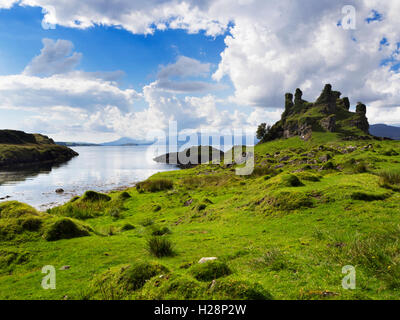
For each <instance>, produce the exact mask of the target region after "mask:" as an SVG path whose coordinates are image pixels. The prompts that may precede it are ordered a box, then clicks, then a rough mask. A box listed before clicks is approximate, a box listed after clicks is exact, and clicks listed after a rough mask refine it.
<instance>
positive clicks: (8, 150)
mask: <svg viewBox="0 0 400 320" xmlns="http://www.w3.org/2000/svg"><path fill="white" fill-rule="evenodd" d="M77 155H78V154H77V153H76V152H75V151H73V150H71V149H69V148H67V147H65V146H59V145H56V144H55V143H54V141H53V140H52V139H50V138H48V137H46V136H43V135H40V134H28V133H25V132H22V131H15V130H0V169H4V168H13V167H20V166H29V165H36V164H40V163H61V162H65V161H68V160H70V159H71V158H73V157H75V156H77Z"/></svg>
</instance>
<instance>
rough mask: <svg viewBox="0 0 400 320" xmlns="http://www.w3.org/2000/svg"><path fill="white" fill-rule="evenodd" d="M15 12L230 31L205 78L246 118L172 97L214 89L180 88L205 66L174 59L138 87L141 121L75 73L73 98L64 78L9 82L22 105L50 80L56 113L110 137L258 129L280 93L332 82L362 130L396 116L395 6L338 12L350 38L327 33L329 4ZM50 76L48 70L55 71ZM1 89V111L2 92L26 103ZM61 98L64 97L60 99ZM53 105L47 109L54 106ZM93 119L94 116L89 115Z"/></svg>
mask: <svg viewBox="0 0 400 320" xmlns="http://www.w3.org/2000/svg"><path fill="white" fill-rule="evenodd" d="M8 2H9V3H11V2H10V1H8ZM20 3H21V5H29V6H40V7H42V8H45V9H46V10H47V13H46V14H45V16H44V19H45V22H48V23H56V24H59V25H62V26H67V27H73V28H88V27H92V26H94V25H108V26H119V27H122V28H124V29H126V30H128V31H130V32H132V33H136V34H149V33H150V34H151V33H154V32H155V30H157V29H158V30H165V29H167V28H172V29H184V30H187V31H188V32H189V33H197V32H200V31H202V30H204V31H205V33H206V34H207V35H211V36H215V35H219V34H224V33H225V32H226V31H227V30H228V26H229V23H230V22H232V26H231V27H229V31H230V34H229V35H227V36H226V38H225V43H226V48H225V50H224V51H223V52H222V54H221V61H220V63H219V66H218V69H217V71H216V72H215V74H214V76H213V78H214V79H215V80H221V79H222V78H223V77H225V76H227V77H229V79H230V80H231V81H232V84H233V86H234V89H235V93H234V95H233V96H232V97H231V101H233V102H236V103H237V104H240V105H246V106H253V107H256V108H257V109H255V111H254V112H253V113H252V114H251V115H250V117H249V116H248V115H247V116H246V115H245V114H243V113H241V112H239V111H236V112H234V114H228V113H227V112H225V111H220V110H219V109H218V107H217V106H216V104H217V103H216V100H215V98H213V97H212V96H206V97H200V98H199V97H190V96H188V97H186V98H178V97H177V96H176V95H174V93H189V92H195V91H197V92H198V91H201V92H203V91H206V90H211V89H212V87H214V83H211V82H209V81H199V80H198V79H196V80H193V79H190V80H188V79H187V78H188V77H189V78H190V77H196V76H197V77H201V76H202V75H207V74H208V73H209V72H210V66H209V65H208V64H204V63H200V62H198V61H196V60H193V59H190V58H187V57H180V58H179V59H178V61H177V62H176V63H175V64H172V65H169V66H166V67H164V68H163V69H161V70H160V72H159V74H158V79H157V80H156V81H155V82H153V83H151V84H149V85H147V86H145V87H144V89H143V97H144V99H145V101H146V102H147V103H148V104H149V107H148V109H145V110H144V111H142V112H141V113H133V112H132V111H131V110H130V109H129V106H131V103H132V98H134V97H136V96H137V93H135V92H133V91H129V90H122V89H120V88H119V87H118V86H117V84H115V83H114V82H113V81H106V80H104V79H97V78H96V77H95V76H94V75H93V77H91V76H89V75H86V76H84V74H83V73H82V74H81V75H80V76H78V75H77V71H74V73H75V78H73V80H74V79H75V80H76V81H82V82H78V83H79V84H82V88H81V89H80V88H78V89H76V88H75V89H74V88H73V86H72V85H71V86H68V79H67V77H66V76H63V74H61V75H58V76H57V75H52V76H51V77H47V78H44V79H42V81H43V82H42V81H40V78H37V77H30V78H29V80H28V79H24V78H20V77H22V76H21V75H19V76H15V77H17V78H15V79H11V80H13V81H14V82H18V81H19V82H20V84H21V86H22V87H24V85H26V88H27V89H28V90H27V95H28V97H29V96H32V97H34V99H33V101H35V100H36V99H37V98H38V95H39V93H38V92H36V91H35V89H32V88H31V87H32V86H31V85H28V84H27V82H29V81H31V82H32V83H34V84H35V85H39V86H40V87H41V88H43V89H44V90H43V91H42V92H44V93H47V92H48V88H49V87H51V84H50V83H49V82H50V81H49V79H50V78H52V80H53V79H54V81H55V83H56V84H55V86H56V88H57V89H56V90H55V92H56V96H57V92H58V93H59V96H57V98H60V99H61V101H60V102H59V104H63V105H64V104H65V105H71V106H73V107H78V103H77V101H78V100H80V101H83V102H84V103H85V104H87V105H89V106H91V107H90V109H93V110H95V109H96V108H99V109H101V110H106V109H107V108H108V109H107V110H108V111H104V114H107V115H108V116H107V117H108V118H107V119H105V118H104V116H103V117H102V116H101V114H100V115H99V118H96V121H98V122H101V121H104V124H105V125H106V126H108V127H113V128H117V127H118V126H117V123H119V125H121V127H123V128H124V130H126V132H132V134H134V133H135V134H136V133H137V132H139V131H140V130H144V128H145V127H146V126H147V125H149V126H151V122H152V121H157V122H154V123H157V125H158V126H165V124H166V123H167V120H168V119H169V118H175V119H179V120H180V121H182V122H183V123H185V124H186V125H187V126H188V127H189V126H193V127H195V126H201V125H204V126H223V125H224V124H227V125H229V123H237V124H242V125H249V124H250V123H251V124H252V125H254V124H255V123H257V121H258V122H262V121H265V119H264V117H265V118H268V119H276V118H278V115H279V111H276V110H279V109H278V108H280V107H282V106H283V94H284V93H285V92H288V91H292V92H293V91H294V89H295V88H296V87H301V88H302V89H303V91H304V95H305V97H304V98H305V99H307V100H314V99H315V98H316V97H317V96H318V94H319V92H320V90H321V89H322V87H323V85H324V84H325V83H332V85H333V86H334V88H335V89H337V90H340V91H341V92H342V93H343V94H344V95H346V96H349V97H350V99H351V102H352V103H353V104H354V103H355V102H357V101H358V100H361V101H363V102H365V103H367V105H368V106H369V110H368V115H369V117H370V120H371V122H375V121H374V120H373V119H371V117H372V116H374V117H377V118H378V119H379V120H380V121H385V122H389V121H391V120H392V116H393V115H397V113H396V112H397V111H395V112H394V113H393V114H390V113H389V112H386V111H385V112H380V111H379V110H390V109H392V110H398V108H399V107H400V90H399V89H400V79H399V75H398V73H396V72H394V71H393V70H391V68H390V67H391V66H392V65H393V64H394V63H396V62H397V63H398V62H399V57H398V53H397V54H396V52H395V51H396V49H397V44H398V43H399V42H400V32H399V30H400V19H398V13H399V12H400V2H399V1H397V0H387V1H378V0H365V1H362V2H361V1H355V0H349V1H347V2H346V3H345V4H346V5H348V4H350V5H354V6H355V7H356V10H357V26H356V30H344V29H343V28H341V27H338V26H337V22H338V21H339V20H340V19H341V18H342V17H343V16H342V12H341V9H342V6H343V5H344V4H343V3H338V2H336V1H331V0H307V1H291V0H281V1H279V2H277V1H265V0H236V1H235V0H233V1H232V0H229V1H228V0H205V1H194V0H183V1H182V0H165V1H161V0H149V1H130V0H118V1H85V2H82V1H78V0H68V1H66V0H22V1H21V2H20ZM373 9H375V10H377V11H378V12H379V13H380V14H382V19H381V21H373V22H371V23H368V22H366V21H365V18H367V17H369V16H371V10H373ZM383 38H385V39H387V45H385V46H382V45H381V44H380V43H381V41H382V39H383ZM72 56H73V54H72ZM68 57H69V58H71V52H69V53H67V54H64V56H62V57H61V61H64V60H65V59H68ZM389 57H392V60H394V61H392V62H389V64H388V66H382V65H381V62H382V60H384V59H386V58H389ZM57 61H60V60H57ZM75 62H76V61H75ZM52 70H57V65H56V67H54V69H52ZM67 70H68V68H67ZM50 74H52V72H50ZM18 77H19V78H18ZM83 78H84V79H83ZM100 78H101V77H100ZM175 78H178V79H175ZM61 79H62V80H61ZM79 79H80V80H79ZM178 80H179V81H178ZM64 81H66V82H65V83H67V85H66V88H69V90H70V91H71V95H70V93H69V92H68V94H67V90H65V91H64V92H63V90H62V88H61V87H62V85H61V84H62V82H64ZM2 84H4V85H5V86H7V81H6V80H4V81H3V82H1V78H0V85H2ZM209 86H211V87H209ZM196 89H197V90H196ZM1 90H3V91H1ZM1 90H0V98H2V97H4V100H3V102H1V103H2V104H4V103H5V102H7V95H6V93H7V94H8V93H11V95H8V97H10V96H11V97H12V100H13V101H17V102H18V104H33V103H31V102H26V101H25V102H24V101H22V100H23V99H22V98H18V97H17V93H16V92H14V91H13V90H11V89H8V90H9V92H6V91H4V89H3V88H2V89H1ZM76 90H78V91H79V90H81V91H83V92H81V93H79V92H76ZM1 92H3V93H4V94H3V95H1ZM92 93H93V94H92ZM61 95H70V97H69V98H62V97H61ZM51 97H52V96H51V95H50V98H43V97H42V98H41V99H42V100H45V101H42V102H43V103H44V104H46V102H48V101H47V100H46V99H50V100H51V99H52V98H51ZM71 97H72V98H71ZM73 97H77V99H74V98H73ZM96 97H105V99H103V98H102V99H97V98H96ZM78 98H79V99H78ZM85 98H87V100H85ZM9 99H11V98H9ZM18 99H20V100H18ZM197 99H200V100H197ZM27 100H29V99H27ZM55 100H56V99H54V101H50V102H48V103H47V105H51V104H53V103H55V102H56V101H55ZM100 100H101V101H100ZM0 101H1V100H0ZM10 103H11V101H10ZM37 105H38V104H37ZM96 106H97V107H96ZM93 107H94V108H93ZM116 107H118V109H115V108H116ZM96 112H101V111H98V110H97V109H96ZM206 112H208V114H207V113H206ZM153 114H154V115H155V116H153ZM246 117H248V119H246ZM102 118H104V120H101V119H102ZM258 118H259V119H258ZM257 119H258V120H257ZM89 122H90V121H89ZM94 122H95V121H94ZM129 124H130V125H129ZM136 128H140V129H136ZM142 128H143V129H142Z"/></svg>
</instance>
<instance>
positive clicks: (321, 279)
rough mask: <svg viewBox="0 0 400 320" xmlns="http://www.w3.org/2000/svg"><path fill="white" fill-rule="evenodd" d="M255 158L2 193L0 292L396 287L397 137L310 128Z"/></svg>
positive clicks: (70, 295)
mask: <svg viewBox="0 0 400 320" xmlns="http://www.w3.org/2000/svg"><path fill="white" fill-rule="evenodd" d="M255 162H256V168H255V171H254V173H253V174H252V175H251V176H237V175H236V174H235V166H233V167H232V166H229V165H228V166H227V165H223V164H221V165H201V166H198V167H196V168H193V169H187V170H180V171H172V172H163V173H159V174H156V175H154V176H153V177H151V178H150V179H149V181H148V182H147V183H146V184H144V185H145V186H146V188H144V187H143V186H144V185H143V184H142V188H138V189H128V190H126V191H124V192H113V193H110V194H109V197H106V196H101V195H100V196H96V195H95V194H94V193H89V194H86V195H84V196H82V197H81V198H75V199H72V200H71V202H69V203H67V204H65V205H63V206H61V207H57V208H53V209H51V210H49V211H48V212H43V213H39V212H36V211H35V210H34V209H33V208H30V207H29V206H27V205H24V204H18V203H15V202H9V203H3V204H1V206H0V299H399V298H400V143H399V142H396V141H376V140H368V141H348V142H343V141H339V140H338V138H337V136H336V135H335V134H334V133H331V134H330V133H320V134H319V133H315V134H314V135H313V138H312V139H311V140H309V141H307V142H304V141H302V140H300V139H299V138H291V139H287V140H277V141H272V142H269V143H265V144H261V145H258V146H256V148H255ZM152 181H153V182H154V186H155V187H154V188H153V187H152ZM171 185H172V186H171ZM163 186H164V187H165V188H164V187H163ZM155 238H156V240H157V239H158V240H160V239H162V241H154V239H155ZM154 243H156V244H154ZM166 246H167V247H168V248H166ZM167 249H168V250H167ZM157 253H160V254H159V255H158V254H157ZM203 257H217V258H218V259H217V260H216V261H211V262H208V263H205V264H204V265H203V266H200V265H199V264H198V261H199V260H200V259H201V258H203ZM45 265H53V266H54V267H55V268H56V270H57V273H56V289H55V290H44V289H42V287H41V281H42V278H43V276H44V274H42V273H41V270H42V267H43V266H45ZM346 265H352V266H354V267H355V268H356V289H355V290H345V289H343V287H342V279H343V277H344V276H345V275H344V274H342V268H343V267H344V266H346ZM65 266H68V267H67V268H65ZM62 267H64V268H62Z"/></svg>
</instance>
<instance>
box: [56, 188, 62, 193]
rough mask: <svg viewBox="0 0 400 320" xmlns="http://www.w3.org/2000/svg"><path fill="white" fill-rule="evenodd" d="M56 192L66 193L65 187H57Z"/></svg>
mask: <svg viewBox="0 0 400 320" xmlns="http://www.w3.org/2000/svg"><path fill="white" fill-rule="evenodd" d="M56 193H64V189H62V188H59V189H56Z"/></svg>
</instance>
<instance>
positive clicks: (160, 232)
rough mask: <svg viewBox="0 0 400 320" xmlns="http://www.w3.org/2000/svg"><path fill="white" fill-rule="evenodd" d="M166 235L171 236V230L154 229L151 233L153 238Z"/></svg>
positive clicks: (164, 228)
mask: <svg viewBox="0 0 400 320" xmlns="http://www.w3.org/2000/svg"><path fill="white" fill-rule="evenodd" d="M166 234H171V230H170V229H169V228H168V227H162V228H160V227H154V228H153V230H152V232H151V235H153V236H163V235H166Z"/></svg>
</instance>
